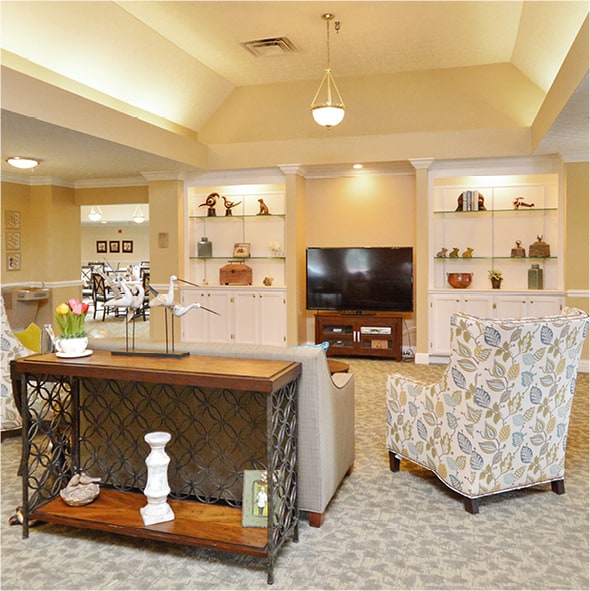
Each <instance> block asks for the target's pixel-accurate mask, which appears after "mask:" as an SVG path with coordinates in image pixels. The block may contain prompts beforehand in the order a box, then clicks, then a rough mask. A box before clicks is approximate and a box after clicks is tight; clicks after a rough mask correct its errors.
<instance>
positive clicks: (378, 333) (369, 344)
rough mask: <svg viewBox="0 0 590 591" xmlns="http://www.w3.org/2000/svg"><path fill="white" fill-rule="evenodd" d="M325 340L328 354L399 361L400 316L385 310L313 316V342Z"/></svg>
mask: <svg viewBox="0 0 590 591" xmlns="http://www.w3.org/2000/svg"><path fill="white" fill-rule="evenodd" d="M325 341H328V342H329V343H330V347H329V348H328V353H327V354H328V356H329V357H330V356H344V357H353V356H354V357H360V356H364V357H386V358H388V359H395V360H396V361H401V360H402V317H401V316H396V315H395V314H387V313H366V314H348V313H339V312H329V313H325V312H322V313H318V314H316V315H315V342H316V343H323V342H325Z"/></svg>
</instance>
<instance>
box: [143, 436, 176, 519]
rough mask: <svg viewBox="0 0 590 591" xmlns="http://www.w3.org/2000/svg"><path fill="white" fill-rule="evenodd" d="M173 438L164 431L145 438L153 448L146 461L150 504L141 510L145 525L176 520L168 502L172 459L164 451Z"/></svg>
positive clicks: (147, 492)
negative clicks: (169, 472)
mask: <svg viewBox="0 0 590 591" xmlns="http://www.w3.org/2000/svg"><path fill="white" fill-rule="evenodd" d="M171 437H172V436H171V435H170V433H165V432H163V431H155V432H153V433H147V434H146V435H145V437H144V439H145V441H146V442H147V443H148V444H149V446H150V447H151V452H150V454H149V456H148V457H147V458H146V460H145V464H146V466H147V484H146V487H145V490H144V491H143V493H144V494H145V496H146V497H147V502H148V504H147V505H146V506H145V507H142V508H141V509H140V510H139V511H140V513H141V517H142V518H143V523H144V525H154V524H155V523H163V522H164V521H172V520H173V519H174V512H173V511H172V509H171V507H170V505H169V504H168V502H167V500H166V499H167V497H168V495H169V494H170V487H169V486H168V464H169V463H170V458H169V456H168V454H167V453H166V452H165V451H164V448H165V447H166V444H167V443H168V442H169V441H170V439H171Z"/></svg>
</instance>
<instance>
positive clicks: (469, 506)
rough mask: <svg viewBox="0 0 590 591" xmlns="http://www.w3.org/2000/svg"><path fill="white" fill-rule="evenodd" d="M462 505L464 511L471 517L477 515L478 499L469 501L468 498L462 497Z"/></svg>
mask: <svg viewBox="0 0 590 591" xmlns="http://www.w3.org/2000/svg"><path fill="white" fill-rule="evenodd" d="M463 504H464V505H465V511H467V512H468V513H471V514H472V515H477V514H478V513H479V499H470V498H469V497H463Z"/></svg>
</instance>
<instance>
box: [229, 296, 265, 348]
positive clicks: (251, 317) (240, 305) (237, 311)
mask: <svg viewBox="0 0 590 591" xmlns="http://www.w3.org/2000/svg"><path fill="white" fill-rule="evenodd" d="M233 306H234V318H235V325H234V331H233V341H234V342H236V343H248V344H253V345H254V344H256V343H258V342H259V339H258V325H259V316H260V314H259V302H258V292H256V291H238V292H236V293H235V294H234V302H233Z"/></svg>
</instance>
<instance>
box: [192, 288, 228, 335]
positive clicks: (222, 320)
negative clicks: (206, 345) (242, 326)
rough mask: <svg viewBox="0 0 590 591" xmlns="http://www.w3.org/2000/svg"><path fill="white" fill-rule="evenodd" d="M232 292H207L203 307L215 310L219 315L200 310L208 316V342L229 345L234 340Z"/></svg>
mask: <svg viewBox="0 0 590 591" xmlns="http://www.w3.org/2000/svg"><path fill="white" fill-rule="evenodd" d="M231 300H232V293H231V291H213V290H208V291H207V297H206V300H205V301H204V302H203V305H204V306H206V307H207V308H209V309H210V310H214V311H215V312H217V314H211V313H210V312H207V311H206V310H200V312H202V313H203V314H206V318H207V324H208V335H207V341H209V342H211V343H229V342H231V340H232V327H233V322H234V317H233V306H232V301H231Z"/></svg>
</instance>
